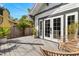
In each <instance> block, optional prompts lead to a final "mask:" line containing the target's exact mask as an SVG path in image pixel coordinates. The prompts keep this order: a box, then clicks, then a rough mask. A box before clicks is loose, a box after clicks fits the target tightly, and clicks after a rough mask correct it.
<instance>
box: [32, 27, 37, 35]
mask: <svg viewBox="0 0 79 59" xmlns="http://www.w3.org/2000/svg"><path fill="white" fill-rule="evenodd" d="M32 33H33V35H36V29H35V27H33V28H32Z"/></svg>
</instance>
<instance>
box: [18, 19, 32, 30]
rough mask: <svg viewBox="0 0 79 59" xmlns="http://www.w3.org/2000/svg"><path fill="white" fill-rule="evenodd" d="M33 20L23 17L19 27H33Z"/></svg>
mask: <svg viewBox="0 0 79 59" xmlns="http://www.w3.org/2000/svg"><path fill="white" fill-rule="evenodd" d="M32 24H33V23H32V21H31V20H28V19H21V20H20V21H19V23H18V24H17V27H18V28H19V29H25V28H27V27H32Z"/></svg>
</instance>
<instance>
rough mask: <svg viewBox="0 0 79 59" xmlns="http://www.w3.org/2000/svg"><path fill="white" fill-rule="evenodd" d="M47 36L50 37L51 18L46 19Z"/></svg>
mask: <svg viewBox="0 0 79 59" xmlns="http://www.w3.org/2000/svg"><path fill="white" fill-rule="evenodd" d="M45 36H47V37H50V20H45Z"/></svg>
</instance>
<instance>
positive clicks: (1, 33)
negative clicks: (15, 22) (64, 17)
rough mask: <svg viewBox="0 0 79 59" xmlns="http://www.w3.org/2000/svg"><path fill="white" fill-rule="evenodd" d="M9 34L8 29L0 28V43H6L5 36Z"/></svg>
mask: <svg viewBox="0 0 79 59" xmlns="http://www.w3.org/2000/svg"><path fill="white" fill-rule="evenodd" d="M9 33H10V29H9V28H6V27H0V43H6V42H7V36H8V34H9Z"/></svg>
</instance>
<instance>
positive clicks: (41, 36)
mask: <svg viewBox="0 0 79 59" xmlns="http://www.w3.org/2000/svg"><path fill="white" fill-rule="evenodd" d="M40 21H42V35H39V37H40V38H43V19H41V20H39V31H40Z"/></svg>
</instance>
